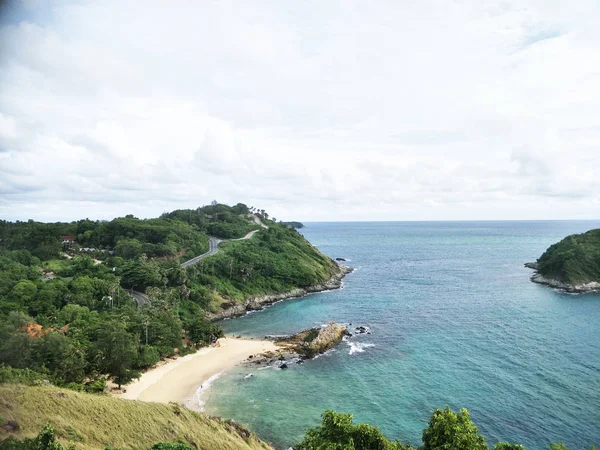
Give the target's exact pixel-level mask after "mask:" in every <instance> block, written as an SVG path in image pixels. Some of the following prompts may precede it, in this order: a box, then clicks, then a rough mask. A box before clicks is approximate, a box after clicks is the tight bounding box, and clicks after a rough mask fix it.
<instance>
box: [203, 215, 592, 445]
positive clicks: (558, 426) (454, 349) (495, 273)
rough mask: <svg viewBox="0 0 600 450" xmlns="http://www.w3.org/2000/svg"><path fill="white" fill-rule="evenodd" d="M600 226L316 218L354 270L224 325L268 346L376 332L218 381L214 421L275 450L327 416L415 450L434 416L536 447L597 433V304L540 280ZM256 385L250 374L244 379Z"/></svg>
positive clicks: (312, 235)
mask: <svg viewBox="0 0 600 450" xmlns="http://www.w3.org/2000/svg"><path fill="white" fill-rule="evenodd" d="M597 227H600V221H444V222H426V223H424V222H360V223H358V222H353V223H349V222H343V223H342V222H318V223H317V222H311V223H307V227H306V228H304V229H302V230H301V232H302V233H303V234H304V235H305V236H306V238H307V239H308V240H309V241H310V242H311V243H313V244H314V245H315V246H317V247H318V248H319V249H320V250H321V251H323V252H324V253H325V254H327V255H328V256H330V257H332V258H336V257H341V258H346V259H348V262H347V264H348V265H351V266H352V267H353V268H354V269H355V270H354V272H353V273H351V274H350V275H348V276H347V278H346V279H345V280H344V285H343V288H342V289H340V290H336V291H329V292H324V293H317V294H312V295H309V296H306V297H302V298H299V299H293V300H286V301H282V302H279V303H277V304H275V305H273V306H271V307H268V308H266V309H264V310H263V311H259V312H254V313H251V314H248V315H246V316H244V317H242V318H237V319H231V320H226V321H223V322H222V326H223V328H224V329H225V332H226V333H227V334H235V335H242V336H248V337H255V338H258V337H260V338H262V337H264V336H265V335H267V334H290V333H295V332H298V331H300V330H302V329H306V328H310V327H314V326H321V325H323V324H324V323H326V322H328V321H337V322H340V323H351V324H352V325H351V326H350V329H351V330H352V328H354V327H355V326H359V325H364V326H368V327H369V328H370V330H371V334H369V335H356V336H353V337H352V338H350V339H348V340H347V341H346V342H342V343H341V344H340V345H339V346H338V347H336V348H335V349H334V350H332V351H330V352H327V354H325V355H321V356H320V357H319V358H317V359H314V360H310V361H307V362H305V363H304V364H301V365H294V366H293V367H290V369H288V370H280V369H276V368H269V369H264V370H261V369H255V368H252V367H238V368H236V369H234V370H232V371H231V372H228V373H226V374H224V375H223V376H222V377H220V378H218V379H216V380H215V381H214V382H213V386H212V388H211V389H210V391H209V394H208V398H207V403H206V405H205V410H206V412H208V413H210V414H215V415H220V416H224V417H226V418H232V419H235V420H237V421H239V422H241V423H243V424H246V425H248V426H249V427H250V428H251V429H253V430H255V431H256V432H257V433H258V434H259V436H261V437H262V438H263V439H265V440H267V441H270V442H272V443H273V444H274V445H275V446H276V448H287V447H289V446H290V445H293V444H294V443H296V442H298V441H299V440H300V439H301V438H302V436H303V434H304V432H305V429H306V428H307V427H310V426H315V425H316V424H318V422H319V420H320V414H321V413H322V412H323V411H324V410H326V409H334V410H336V411H342V412H350V413H353V414H354V418H355V421H356V422H359V423H360V422H362V423H370V424H373V425H376V426H378V427H379V428H380V429H381V430H382V431H383V432H384V433H385V434H386V436H387V437H389V438H390V439H399V440H402V441H404V442H409V443H411V444H413V445H415V446H416V445H420V443H421V433H422V430H423V428H425V427H426V425H427V421H428V419H429V416H430V414H431V412H432V410H433V409H434V408H438V407H439V408H443V407H444V406H445V405H449V406H451V407H452V408H454V409H458V408H467V409H468V410H469V411H470V413H471V415H472V419H473V421H474V423H475V424H476V425H477V426H478V427H479V429H480V431H481V432H482V433H483V434H484V435H485V436H486V438H487V440H488V443H489V444H490V445H495V443H496V442H498V441H510V442H519V443H522V444H523V445H525V446H526V447H527V448H528V449H530V450H542V449H545V448H547V446H548V443H549V442H556V441H563V442H565V444H566V445H568V446H569V447H570V448H573V449H574V450H575V449H578V448H589V446H590V445H591V444H592V443H594V442H595V443H597V442H598V440H597V439H598V436H600V377H599V376H598V374H599V373H600V344H599V343H598V340H597V336H598V335H599V333H600V323H599V322H598V321H597V320H594V318H597V317H599V315H600V295H598V294H585V295H571V294H567V293H564V292H561V291H557V290H554V289H551V288H548V287H546V286H541V285H537V284H535V283H532V282H531V281H530V279H529V278H530V276H531V274H532V271H531V270H529V269H526V268H525V267H524V266H523V264H524V263H526V262H530V261H535V260H536V258H537V257H539V256H540V255H541V254H542V253H543V251H544V250H545V249H546V248H547V247H548V246H549V245H551V244H553V243H555V242H557V241H558V240H560V239H562V238H563V237H565V236H566V235H568V234H572V233H579V232H583V231H587V230H588V229H591V228H597ZM250 373H251V374H252V375H253V376H252V377H248V376H247V375H248V374H250Z"/></svg>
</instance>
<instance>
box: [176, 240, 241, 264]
mask: <svg viewBox="0 0 600 450" xmlns="http://www.w3.org/2000/svg"><path fill="white" fill-rule="evenodd" d="M242 239H245V237H243V238H242ZM220 243H221V241H220V240H219V239H217V238H216V237H213V236H209V237H208V251H207V252H206V253H202V254H201V255H199V256H196V257H195V258H192V259H190V260H187V261H186V262H183V263H181V267H183V268H184V269H185V268H186V267H189V266H193V265H194V264H196V263H197V262H198V261H201V260H203V259H204V258H206V257H207V256H210V255H214V254H215V253H217V252H218V251H219V244H220Z"/></svg>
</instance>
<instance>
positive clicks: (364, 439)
mask: <svg viewBox="0 0 600 450" xmlns="http://www.w3.org/2000/svg"><path fill="white" fill-rule="evenodd" d="M549 447H550V450H569V449H567V447H565V445H564V444H562V443H557V444H550V445H549ZM494 449H495V450H525V447H524V446H523V445H520V444H515V443H508V442H499V443H498V444H496V446H495V447H494ZM294 450H414V448H413V447H412V446H411V445H410V444H405V443H402V442H400V441H390V440H389V439H387V438H386V437H385V436H384V435H383V433H382V432H381V431H380V430H379V429H378V428H377V427H374V426H372V425H367V424H358V425H355V424H354V423H353V421H352V414H342V413H337V412H334V411H330V410H328V411H325V412H324V413H323V415H322V421H321V425H319V426H318V427H316V428H312V429H309V430H308V431H307V432H306V435H305V436H304V439H303V440H302V442H300V443H299V444H298V445H295V446H294ZM418 450H489V447H488V446H487V444H486V441H485V437H484V436H482V435H481V434H480V433H479V430H478V429H477V427H476V426H475V425H474V424H473V422H472V421H471V418H470V416H469V412H468V411H467V410H466V409H461V410H460V411H459V412H458V413H456V412H454V411H452V410H451V409H450V408H449V407H448V406H446V408H445V409H436V410H435V411H434V412H433V414H432V415H431V418H430V419H429V424H428V425H427V428H425V429H424V430H423V444H422V445H421V446H420V447H418ZM591 450H595V447H594V446H593V445H592V446H591Z"/></svg>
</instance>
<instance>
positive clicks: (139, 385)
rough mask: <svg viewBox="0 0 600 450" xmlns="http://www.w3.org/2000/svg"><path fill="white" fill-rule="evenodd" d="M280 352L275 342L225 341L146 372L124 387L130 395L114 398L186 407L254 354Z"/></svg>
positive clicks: (221, 340) (122, 394)
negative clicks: (213, 381)
mask: <svg viewBox="0 0 600 450" xmlns="http://www.w3.org/2000/svg"><path fill="white" fill-rule="evenodd" d="M276 349H277V346H276V345H275V344H274V343H273V342H271V341H260V340H250V339H235V338H222V339H219V341H218V345H216V346H213V347H208V348H203V349H201V350H199V351H198V352H196V353H194V354H192V355H187V356H184V357H182V358H177V359H175V360H172V361H169V362H168V363H166V364H163V365H161V366H159V367H156V368H154V369H151V370H149V371H147V372H145V373H144V374H142V376H141V377H140V378H139V379H138V380H135V381H133V382H132V383H130V384H128V385H126V386H123V388H124V389H125V391H126V392H124V393H120V394H114V395H115V396H116V397H119V398H125V399H129V400H143V401H148V402H158V403H168V402H177V403H182V404H184V403H186V400H187V399H189V398H190V397H192V396H194V394H195V393H196V391H197V390H198V388H199V387H200V386H201V385H202V384H204V383H206V381H207V380H209V379H211V377H214V376H216V375H219V374H222V373H223V372H225V371H227V370H228V369H230V368H232V367H233V366H235V365H237V364H239V363H241V362H242V361H244V360H245V359H247V358H248V357H249V356H250V355H256V354H259V353H263V352H266V351H269V350H276Z"/></svg>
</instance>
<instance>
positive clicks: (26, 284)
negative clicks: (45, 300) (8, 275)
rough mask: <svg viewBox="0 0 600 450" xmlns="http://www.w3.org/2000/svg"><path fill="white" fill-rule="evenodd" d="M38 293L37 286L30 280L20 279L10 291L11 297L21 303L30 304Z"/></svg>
mask: <svg viewBox="0 0 600 450" xmlns="http://www.w3.org/2000/svg"><path fill="white" fill-rule="evenodd" d="M35 294H37V286H36V285H35V284H33V283H32V282H31V281H29V280H23V281H19V282H18V283H17V284H16V285H15V286H14V287H13V288H12V289H11V291H10V294H9V298H10V299H11V300H12V301H14V302H16V303H18V304H20V305H29V304H30V303H31V302H32V301H33V299H34V298H35Z"/></svg>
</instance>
